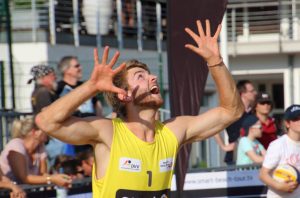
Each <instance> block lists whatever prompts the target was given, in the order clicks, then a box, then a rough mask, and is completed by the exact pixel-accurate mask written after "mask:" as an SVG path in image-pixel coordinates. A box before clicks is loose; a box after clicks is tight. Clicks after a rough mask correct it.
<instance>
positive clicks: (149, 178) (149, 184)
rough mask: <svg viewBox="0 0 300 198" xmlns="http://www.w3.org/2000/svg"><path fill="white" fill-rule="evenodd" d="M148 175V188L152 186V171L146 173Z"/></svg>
mask: <svg viewBox="0 0 300 198" xmlns="http://www.w3.org/2000/svg"><path fill="white" fill-rule="evenodd" d="M147 174H148V186H149V187H150V186H151V185H152V171H147Z"/></svg>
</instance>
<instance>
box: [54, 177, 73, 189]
mask: <svg viewBox="0 0 300 198" xmlns="http://www.w3.org/2000/svg"><path fill="white" fill-rule="evenodd" d="M50 177H51V182H52V183H54V184H56V185H58V186H62V187H65V188H68V187H70V186H71V184H72V179H71V177H70V176H69V175H66V174H54V175H51V176H50Z"/></svg>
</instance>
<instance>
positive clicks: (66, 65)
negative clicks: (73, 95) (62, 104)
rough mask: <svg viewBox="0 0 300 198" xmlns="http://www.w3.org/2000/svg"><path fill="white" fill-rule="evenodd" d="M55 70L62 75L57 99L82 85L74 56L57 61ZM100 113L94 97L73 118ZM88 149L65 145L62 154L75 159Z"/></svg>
mask: <svg viewBox="0 0 300 198" xmlns="http://www.w3.org/2000/svg"><path fill="white" fill-rule="evenodd" d="M57 68H58V70H59V71H60V73H61V74H62V80H60V81H59V82H58V86H57V92H56V93H57V95H58V96H59V97H62V96H64V95H66V94H68V93H69V92H71V91H72V90H73V89H75V88H76V87H78V86H80V85H81V84H82V83H83V81H81V78H82V66H81V64H80V63H79V61H78V58H77V57H76V56H64V57H63V58H61V60H60V61H59V63H58V65H57ZM102 111H103V109H102V104H101V102H100V101H99V100H98V99H97V97H96V96H95V97H93V98H92V99H88V100H87V101H86V102H84V103H83V104H82V105H80V106H79V108H78V110H77V111H76V112H75V113H74V116H78V117H87V116H95V115H97V116H101V117H102V116H103V112H102ZM90 148H91V147H90V145H81V146H74V145H70V144H66V146H65V152H64V154H67V155H72V156H74V157H75V155H76V153H79V152H81V151H84V150H86V149H90Z"/></svg>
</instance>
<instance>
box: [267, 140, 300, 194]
mask: <svg viewBox="0 0 300 198" xmlns="http://www.w3.org/2000/svg"><path fill="white" fill-rule="evenodd" d="M280 164H290V165H293V166H294V167H295V168H297V169H298V170H300V142H296V141H294V140H292V139H291V138H289V136H288V135H283V136H281V137H280V138H278V139H277V140H274V141H273V142H271V144H270V145H269V147H268V150H267V153H266V156H265V159H264V162H263V167H265V168H268V169H275V168H276V167H277V166H278V165H280ZM267 197H272V198H277V197H284V198H299V197H300V187H299V186H298V188H297V189H296V190H295V191H294V192H293V193H284V192H278V191H276V190H274V189H271V188H269V189H268V193H267Z"/></svg>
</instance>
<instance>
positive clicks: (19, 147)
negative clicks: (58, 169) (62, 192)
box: [0, 118, 72, 186]
mask: <svg viewBox="0 0 300 198" xmlns="http://www.w3.org/2000/svg"><path fill="white" fill-rule="evenodd" d="M12 137H13V139H12V140H11V141H9V142H8V143H7V144H6V146H5V148H4V150H3V151H2V153H1V156H0V166H1V169H2V171H3V173H4V175H5V176H7V177H8V178H9V179H11V180H12V181H14V182H17V183H19V184H50V183H51V182H52V183H54V184H56V185H59V186H68V185H69V184H70V183H71V181H72V180H71V179H70V178H69V177H68V176H67V175H64V174H56V175H48V174H47V164H46V157H47V155H46V152H45V147H44V143H45V141H46V139H47V135H46V134H45V133H44V132H43V131H41V130H39V129H38V128H37V127H36V125H35V123H34V121H33V119H32V118H25V119H22V120H15V121H14V122H13V128H12Z"/></svg>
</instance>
